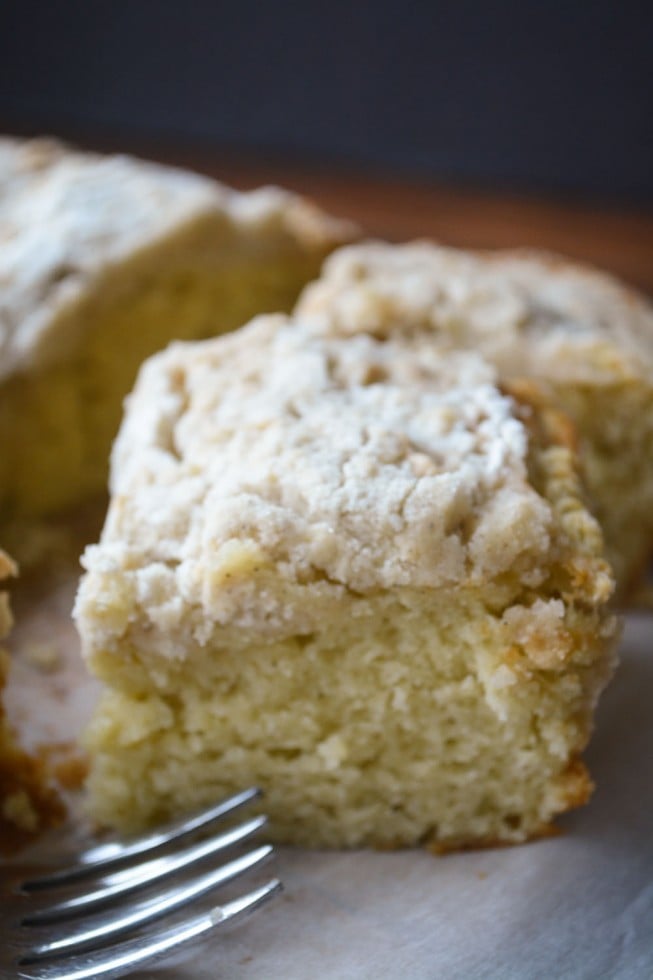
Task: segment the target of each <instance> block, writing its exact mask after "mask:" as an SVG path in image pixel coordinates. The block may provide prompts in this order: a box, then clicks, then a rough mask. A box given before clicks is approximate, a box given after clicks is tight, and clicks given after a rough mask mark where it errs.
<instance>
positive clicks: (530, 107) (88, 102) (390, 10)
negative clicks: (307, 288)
mask: <svg viewBox="0 0 653 980" xmlns="http://www.w3.org/2000/svg"><path fill="white" fill-rule="evenodd" d="M652 63H653V2H651V0H649V2H646V3H644V2H642V3H633V2H630V0H621V2H606V0H594V2H586V0H567V2H561V0H522V2H518V0H514V2H501V0H496V2H493V0H459V2H447V3H442V2H437V0H434V2H409V0H404V2H403V3H402V2H399V0H376V2H375V3H373V2H368V0H360V2H356V0H349V2H343V0H333V2H326V0H325V2H323V3H311V2H307V3H283V2H278V3H273V2H258V3H257V2H252V0H241V2H239V3H220V2H201V0H199V2H191V0H188V2H185V3H184V2H180V0H176V2H167V0H133V2H125V0H79V2H72V0H68V2H62V0H49V2H48V0H41V2H35V0H20V2H19V0H0V125H1V126H2V127H4V128H5V129H11V130H14V131H25V132H36V131H41V130H49V131H54V132H57V133H62V134H64V135H74V136H75V135H82V136H83V135H87V136H88V138H90V139H93V138H103V137H110V138H113V139H118V140H124V141H125V142H126V143H128V142H129V141H134V140H135V141H138V142H139V143H141V144H142V143H143V141H145V142H146V143H149V145H151V146H152V145H156V143H157V142H159V143H160V144H161V145H164V144H166V145H168V146H171V145H178V146H183V147H185V148H193V147H196V148H198V149H200V148H201V149H202V150H203V151H206V150H211V151H213V150H221V151H224V150H225V148H226V149H228V150H230V151H234V150H235V151H237V152H240V153H244V154H246V155H249V156H251V155H253V154H259V155H261V154H264V155H267V156H268V157H270V156H273V157H275V158H283V157H284V156H285V157H287V158H289V159H293V160H295V161H296V160H300V161H301V160H304V161H307V162H309V163H311V162H316V161H319V162H320V163H321V164H326V165H332V166H339V165H340V166H343V165H344V166H346V167H351V166H355V167H356V168H358V169H360V168H361V167H367V168H374V169H375V170H377V171H379V172H394V173H404V174H416V175H420V176H428V177H435V178H438V179H447V180H454V181H458V182H463V183H474V184H477V185H482V186H497V187H505V186H511V187H517V188H520V189H535V190H552V191H558V192H560V191H566V192H573V193H576V194H578V193H580V194H583V195H584V196H589V197H593V198H601V199H608V198H610V199H613V200H629V201H634V202H640V203H647V204H649V205H650V204H651V203H653V67H652Z"/></svg>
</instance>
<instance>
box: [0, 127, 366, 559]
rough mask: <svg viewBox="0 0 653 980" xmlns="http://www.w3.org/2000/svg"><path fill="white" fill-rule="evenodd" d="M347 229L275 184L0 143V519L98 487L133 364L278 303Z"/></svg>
mask: <svg viewBox="0 0 653 980" xmlns="http://www.w3.org/2000/svg"><path fill="white" fill-rule="evenodd" d="M353 233H354V229H353V226H351V225H350V224H349V223H347V222H341V221H337V220H335V219H333V218H331V217H329V216H328V215H326V214H324V213H323V212H322V211H320V210H319V208H317V207H315V206H313V205H312V204H310V202H308V201H306V200H304V199H302V198H300V197H298V196H297V195H295V194H291V193H288V192H285V191H282V190H280V189H279V188H269V187H268V188H261V189H259V190H257V191H252V192H248V193H239V192H237V191H234V190H232V189H230V188H229V187H225V186H224V185H222V184H219V183H217V182H216V181H214V180H210V179H208V178H206V177H202V176H200V175H199V174H194V173H189V172H186V171H182V170H177V169H174V168H172V167H164V166H160V165H157V164H154V163H148V162H145V161H143V160H136V159H134V158H131V157H126V156H98V155H96V154H90V153H80V152H76V151H73V150H70V149H69V148H67V147H65V146H62V145H61V144H59V143H55V142H54V141H51V140H14V139H7V138H4V139H3V138H0V286H1V289H2V297H1V302H0V518H1V519H2V520H3V521H10V520H12V519H13V518H15V517H23V518H24V517H33V516H41V515H43V514H46V513H50V512H53V511H57V510H59V509H61V508H64V507H69V506H71V505H74V504H78V503H79V501H81V500H83V499H85V498H86V497H87V496H88V495H89V494H93V493H98V492H100V491H104V489H105V486H106V479H107V460H108V456H109V452H110V448H111V443H112V441H113V439H114V437H115V434H116V432H117V430H118V426H119V424H120V418H121V414H122V400H123V398H124V396H125V395H126V394H127V393H128V391H129V390H130V388H131V387H132V385H133V383H134V379H135V377H136V373H137V370H138V368H139V366H140V364H141V362H142V361H143V360H144V359H145V357H147V356H149V355H150V354H152V353H154V352H155V351H157V350H160V349H161V348H163V347H165V345H166V344H167V343H169V342H170V341H171V340H190V339H198V338H200V337H211V336H214V335H216V334H218V333H221V332H223V331H226V330H233V329H234V328H235V327H239V326H240V325H241V324H242V323H244V322H245V321H246V320H248V319H249V318H250V317H252V316H254V315H255V314H257V313H264V312H269V311H277V310H287V309H289V308H290V306H291V305H292V303H293V302H294V301H295V299H296V297H297V295H298V293H299V291H300V289H301V288H302V286H304V285H305V284H306V283H307V282H308V281H309V280H310V279H312V278H313V277H314V276H315V275H316V274H317V272H318V270H319V268H320V265H321V263H322V260H323V259H324V257H325V256H326V255H327V254H328V252H330V251H331V250H332V249H333V248H334V247H335V246H336V245H341V244H343V243H344V242H345V241H347V240H350V239H351V238H352V236H353ZM4 540H5V541H6V540H7V539H6V538H5V539H4ZM18 546H20V540H19V543H18Z"/></svg>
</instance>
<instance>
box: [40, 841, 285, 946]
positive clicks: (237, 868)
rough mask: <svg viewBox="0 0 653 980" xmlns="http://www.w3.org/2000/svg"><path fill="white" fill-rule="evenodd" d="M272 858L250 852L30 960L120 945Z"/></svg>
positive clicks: (262, 850)
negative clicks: (123, 939) (131, 935)
mask: <svg viewBox="0 0 653 980" xmlns="http://www.w3.org/2000/svg"><path fill="white" fill-rule="evenodd" d="M271 854H272V845H271V844H264V845H263V846H262V847H259V848H257V849H256V850H255V851H250V852H249V853H247V854H243V855H242V856H241V857H238V858H236V859H235V860H234V861H230V862H229V864H225V865H223V866H222V867H220V868H215V869H214V870H213V871H209V872H208V873H207V874H204V875H202V876H201V877H200V878H198V879H197V880H196V881H193V882H191V883H190V884H188V885H182V886H178V887H177V888H172V889H170V890H169V891H167V892H166V893H165V894H163V895H161V896H159V897H157V898H155V899H150V900H149V901H146V902H139V903H138V904H137V905H134V906H132V907H131V909H130V910H129V911H127V912H125V913H119V914H118V916H117V917H116V914H115V913H111V914H110V915H109V916H104V917H103V918H102V919H98V918H96V921H95V924H94V925H93V927H92V928H90V927H89V926H86V927H84V928H82V929H80V930H78V931H77V932H72V933H68V934H67V935H66V936H65V937H64V938H63V939H55V940H53V941H52V942H47V943H43V944H41V945H40V946H34V947H32V948H31V949H30V951H29V959H30V961H31V960H38V959H42V958H46V957H50V958H52V957H54V956H62V955H64V954H66V955H68V956H70V955H73V954H75V953H76V952H77V951H78V950H81V949H83V948H85V947H92V946H99V945H101V944H104V945H105V946H106V945H107V944H108V942H109V941H110V942H114V943H115V942H119V941H120V940H121V939H122V938H123V936H125V935H127V934H128V933H130V932H132V931H133V930H134V929H137V928H141V927H142V926H144V925H148V924H149V923H150V922H154V921H155V920H156V919H160V918H162V917H163V916H164V915H169V914H170V913H172V912H176V911H178V910H179V909H182V908H184V907H185V906H186V905H189V904H190V903H191V902H193V901H195V900H196V899H198V898H201V897H202V895H206V894H207V893H208V892H210V891H213V890H214V889H216V888H219V887H220V886H222V885H225V884H227V883H228V882H230V881H233V880H234V879H235V878H238V877H239V876H240V875H243V874H245V872H247V871H251V870H252V869H253V868H255V867H258V866H259V865H261V864H262V863H263V862H264V861H266V860H267V858H269V857H270V855H271Z"/></svg>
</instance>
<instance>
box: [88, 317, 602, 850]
mask: <svg viewBox="0 0 653 980" xmlns="http://www.w3.org/2000/svg"><path fill="white" fill-rule="evenodd" d="M493 377H494V375H493V371H492V369H491V368H490V367H489V365H487V364H486V363H484V362H482V361H481V360H480V359H478V358H477V357H476V356H475V355H472V354H470V353H460V352H459V353H457V354H456V353H453V354H452V353H448V354H447V355H446V356H442V353H441V352H440V351H438V350H437V348H436V347H434V345H433V344H432V343H430V341H428V339H426V340H425V339H424V338H422V339H421V340H420V339H416V338H408V339H407V338H405V337H401V336H394V337H392V338H387V339H385V340H384V341H378V340H375V339H374V338H372V337H370V336H363V335H360V336H355V337H352V338H339V337H333V336H325V335H324V334H323V333H322V332H321V329H320V328H315V327H314V326H309V325H307V324H306V323H303V322H302V321H297V320H290V321H287V320H285V319H284V318H282V317H277V318H272V317H270V318H260V319H259V320H258V321H256V322H254V323H253V324H251V325H250V326H248V327H246V328H244V329H243V330H242V331H239V332H237V333H236V334H232V335H230V336H228V337H224V338H221V339H219V340H216V341H210V342H208V343H204V344H189V345H175V346H174V347H172V348H170V349H169V350H167V351H166V352H165V353H163V354H161V355H158V356H157V357H156V358H153V359H151V360H150V361H149V362H147V364H146V365H145V366H144V368H143V369H142V371H141V373H140V376H139V381H138V383H137V386H136V389H135V391H134V393H133V395H132V397H131V399H130V402H129V406H128V411H127V416H126V419H125V422H124V424H123V427H122V429H121V433H120V436H119V438H118V441H117V443H116V446H115V448H114V454H113V472H112V491H113V497H112V502H111V506H110V510H109V514H108V518H107V522H106V524H105V529H104V532H103V535H102V538H101V541H100V542H99V544H98V545H96V546H93V547H91V548H89V549H87V552H86V554H85V557H84V564H85V566H86V568H87V574H86V576H85V577H84V579H83V581H82V583H81V586H80V591H79V594H78V598H77V604H76V618H77V623H78V627H79V630H80V634H81V638H82V645H83V652H84V655H85V657H86V658H87V660H88V663H89V666H90V668H91V670H92V671H93V672H94V673H96V674H97V675H98V676H99V677H100V678H101V679H102V680H103V682H104V683H105V685H106V688H107V690H106V693H105V695H104V697H103V699H102V701H101V703H100V705H99V707H98V710H97V713H96V716H95V719H94V721H93V723H92V726H91V729H90V732H89V734H88V741H87V744H88V746H89V749H90V754H91V759H92V764H91V777H90V782H89V790H90V807H91V811H92V813H93V815H94V816H95V818H96V819H97V820H98V821H99V822H101V823H106V824H110V825H113V826H116V827H119V828H121V829H128V830H133V829H136V828H138V827H140V826H142V825H145V824H148V823H152V822H156V821H158V820H160V819H162V818H164V817H167V816H170V815H172V814H176V813H179V812H182V811H184V810H186V809H188V808H192V807H193V806H195V805H199V804H202V803H205V802H208V801H212V800H215V799H216V798H219V797H220V796H221V795H223V794H224V793H226V792H229V791H230V790H231V789H236V788H241V787H242V786H244V785H249V784H250V783H256V784H259V785H260V786H261V787H262V788H263V789H264V790H265V792H266V798H265V802H264V806H265V810H266V812H267V813H268V814H269V816H270V819H271V824H270V827H271V834H272V836H273V837H274V838H275V839H277V840H283V841H290V842H294V843H299V844H303V845H325V846H356V845H365V844H371V845H376V846H380V847H385V846H399V845H414V844H418V843H428V844H430V845H432V846H433V847H436V848H447V847H455V846H461V845H463V844H480V843H490V842H498V841H505V842H517V841H521V840H525V839H527V838H528V837H532V836H536V835H538V834H542V833H545V832H546V830H547V828H548V827H549V825H550V822H551V820H552V819H553V817H554V816H555V815H556V814H557V813H560V812H562V811H564V810H566V809H568V808H569V807H572V806H576V805H579V804H580V803H582V802H584V801H585V800H586V799H587V797H588V795H589V792H590V789H591V782H590V780H589V778H588V776H587V773H586V771H585V769H584V767H583V765H582V763H581V762H580V761H579V753H580V752H581V751H582V749H583V748H584V746H585V744H586V742H587V739H588V737H589V734H590V731H591V724H592V714H593V710H594V707H595V704H596V701H597V698H598V695H599V693H600V691H601V690H602V688H603V687H604V685H605V683H606V682H607V680H608V678H609V675H610V673H611V670H612V666H613V646H614V636H615V631H616V624H615V620H614V618H613V616H612V615H611V613H610V610H609V605H608V602H609V598H610V594H611V591H612V586H613V580H612V576H611V572H610V569H609V566H608V565H607V563H606V562H605V560H604V558H603V541H602V535H601V531H600V528H599V526H598V524H597V522H596V520H595V519H594V518H593V517H592V516H591V515H590V513H589V512H588V510H587V509H586V507H585V504H584V500H583V493H582V487H581V484H580V480H579V477H578V472H577V459H576V455H575V452H574V448H573V440H572V439H571V432H570V426H569V424H568V422H567V421H566V420H565V419H564V418H563V417H561V416H559V415H557V414H556V413H555V412H552V411H551V410H550V409H549V408H548V407H547V403H546V400H545V398H544V396H542V394H541V393H540V392H538V391H537V390H536V389H534V387H533V386H532V385H522V386H521V387H519V388H517V387H515V388H514V390H513V392H512V395H511V396H509V395H507V394H506V393H505V392H504V393H502V392H501V391H499V390H498V389H497V387H496V385H495V383H494V381H493Z"/></svg>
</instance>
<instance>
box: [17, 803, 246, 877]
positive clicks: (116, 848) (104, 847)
mask: <svg viewBox="0 0 653 980" xmlns="http://www.w3.org/2000/svg"><path fill="white" fill-rule="evenodd" d="M260 796H261V791H260V790H259V789H258V788H256V787H252V788H251V789H247V790H244V791H243V792H242V793H236V794H235V795H234V796H231V797H229V799H227V800H222V801H221V802H220V803H217V804H214V805H213V806H210V807H205V808H204V809H202V810H198V811H196V812H195V813H193V814H191V815H190V816H186V817H182V818H181V819H178V820H173V821H171V822H170V823H168V824H166V825H165V826H164V827H162V828H159V829H158V830H156V831H153V832H151V833H149V834H145V835H143V836H141V837H136V838H134V839H133V840H131V841H127V842H126V843H119V842H111V843H107V844H98V845H97V846H96V847H92V848H89V849H88V850H86V851H83V852H82V853H81V854H80V855H78V856H77V855H76V856H75V865H74V866H73V867H70V868H63V869H61V870H58V871H53V872H52V873H50V874H45V875H42V876H40V877H39V878H33V879H31V880H29V881H26V882H24V883H23V884H22V886H21V887H22V889H23V891H28V892H33V891H41V890H45V889H46V888H54V887H59V886H64V885H68V884H70V883H72V882H74V881H78V880H79V879H81V878H85V877H87V876H90V875H95V874H98V873H100V872H103V871H108V870H110V869H111V868H113V867H117V866H118V865H120V864H123V863H126V862H127V861H129V860H130V859H131V858H134V857H137V856H143V855H145V854H147V853H148V852H150V851H155V850H156V849H157V848H162V847H163V848H164V847H166V846H167V845H168V844H171V843H172V842H179V841H180V840H181V839H182V838H183V837H185V836H187V835H189V834H192V833H195V832H196V831H198V830H201V829H205V828H208V827H210V825H211V824H213V823H215V822H217V821H219V820H221V819H222V818H223V817H225V816H227V815H228V814H230V813H233V812H234V811H235V810H238V809H240V807H242V806H245V805H246V804H247V803H251V802H252V800H255V799H258V798H259V797H260Z"/></svg>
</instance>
